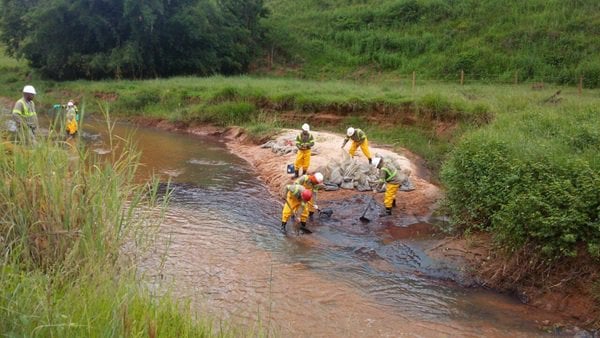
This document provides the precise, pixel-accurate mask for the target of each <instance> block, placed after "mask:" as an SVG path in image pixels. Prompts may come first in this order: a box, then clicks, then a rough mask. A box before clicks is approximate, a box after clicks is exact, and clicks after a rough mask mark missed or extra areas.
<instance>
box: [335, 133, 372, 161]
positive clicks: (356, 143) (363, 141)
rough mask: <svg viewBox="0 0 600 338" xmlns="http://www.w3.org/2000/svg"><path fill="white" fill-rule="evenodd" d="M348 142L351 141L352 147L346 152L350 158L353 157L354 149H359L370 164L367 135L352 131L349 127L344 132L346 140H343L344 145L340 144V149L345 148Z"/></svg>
mask: <svg viewBox="0 0 600 338" xmlns="http://www.w3.org/2000/svg"><path fill="white" fill-rule="evenodd" d="M349 140H352V145H351V146H350V149H349V150H348V153H349V154H350V157H354V153H356V149H357V148H358V147H360V149H361V150H362V152H363V154H365V156H366V157H367V159H368V160H369V163H371V152H370V151H369V140H367V134H365V132H364V131H362V130H360V129H354V128H352V127H350V128H348V130H346V138H345V139H344V143H342V148H344V147H345V146H346V143H348V141H349Z"/></svg>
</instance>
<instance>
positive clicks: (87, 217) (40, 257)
mask: <svg viewBox="0 0 600 338" xmlns="http://www.w3.org/2000/svg"><path fill="white" fill-rule="evenodd" d="M51 134H52V133H51ZM61 135H62V134H61ZM2 136H3V137H2V140H3V141H2V142H0V154H1V156H0V176H1V177H0V215H2V216H1V219H2V222H0V248H2V249H1V255H0V285H1V287H0V289H1V290H2V296H1V297H0V318H2V319H1V320H0V332H2V334H3V335H6V336H18V337H24V336H42V337H57V336H58V337H82V336H85V337H112V336H150V337H157V336H160V337H175V336H176V337H191V336H193V337H204V336H213V335H222V336H227V335H228V333H227V332H233V330H229V329H227V328H223V327H221V328H222V329H223V330H222V331H215V328H214V327H213V323H211V322H210V321H208V320H206V319H202V318H199V317H198V315H197V314H195V313H193V312H192V311H191V308H190V306H189V304H185V303H179V302H176V301H175V300H173V299H172V298H171V296H170V295H168V294H164V293H163V295H157V294H153V293H151V292H149V290H148V289H146V288H145V286H143V285H144V284H143V283H141V284H140V283H139V281H138V280H137V278H139V277H136V271H135V263H136V261H135V260H136V258H135V257H139V255H143V254H144V252H145V251H144V250H145V249H146V248H147V246H148V245H149V244H151V243H152V234H153V233H154V230H155V229H156V225H157V224H156V222H157V220H160V219H161V210H163V209H164V203H166V201H167V200H168V199H167V198H157V187H158V185H157V182H155V181H153V180H151V181H149V182H148V183H146V184H138V183H135V182H134V175H135V173H136V169H137V167H138V158H139V153H138V152H137V151H136V150H135V149H134V148H133V147H132V146H131V145H132V142H131V141H127V140H123V141H117V140H116V139H115V140H113V141H110V144H111V145H112V150H113V152H111V154H109V155H96V154H90V153H89V152H87V151H86V150H85V149H84V147H83V146H82V143H79V144H78V145H73V144H67V143H63V142H54V141H48V140H45V139H39V143H38V144H37V145H34V146H21V145H19V144H15V143H12V142H7V141H6V140H7V135H2ZM232 335H233V334H232Z"/></svg>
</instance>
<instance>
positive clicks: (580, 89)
mask: <svg viewBox="0 0 600 338" xmlns="http://www.w3.org/2000/svg"><path fill="white" fill-rule="evenodd" d="M577 89H578V92H579V96H581V94H582V92H583V75H580V76H579V86H577Z"/></svg>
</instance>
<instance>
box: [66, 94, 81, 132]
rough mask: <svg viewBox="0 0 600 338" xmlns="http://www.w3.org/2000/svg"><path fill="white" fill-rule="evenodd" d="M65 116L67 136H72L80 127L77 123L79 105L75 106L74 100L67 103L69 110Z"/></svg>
mask: <svg viewBox="0 0 600 338" xmlns="http://www.w3.org/2000/svg"><path fill="white" fill-rule="evenodd" d="M65 116H66V120H65V123H66V127H65V131H66V133H67V137H68V138H71V137H73V136H75V134H76V133H77V130H78V129H79V126H78V124H77V120H78V118H77V117H78V116H77V107H76V106H75V104H74V103H73V101H69V102H68V103H67V112H66V114H65Z"/></svg>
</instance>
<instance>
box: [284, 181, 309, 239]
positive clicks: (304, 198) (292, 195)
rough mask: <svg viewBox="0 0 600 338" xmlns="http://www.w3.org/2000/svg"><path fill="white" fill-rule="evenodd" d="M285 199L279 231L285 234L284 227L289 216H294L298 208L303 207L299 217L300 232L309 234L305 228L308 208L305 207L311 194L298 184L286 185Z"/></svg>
mask: <svg viewBox="0 0 600 338" xmlns="http://www.w3.org/2000/svg"><path fill="white" fill-rule="evenodd" d="M286 191H287V194H286V198H285V204H284V205H283V211H282V213H281V231H283V232H285V226H286V225H287V221H288V219H289V218H290V216H292V215H295V214H296V212H297V211H298V209H299V208H300V207H303V210H302V214H301V215H300V230H302V231H304V232H309V231H310V230H308V229H307V228H306V220H307V219H308V206H307V205H306V204H307V203H308V202H310V200H311V199H312V192H311V191H310V190H309V189H306V188H305V187H303V186H302V185H300V184H288V185H287V186H286Z"/></svg>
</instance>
